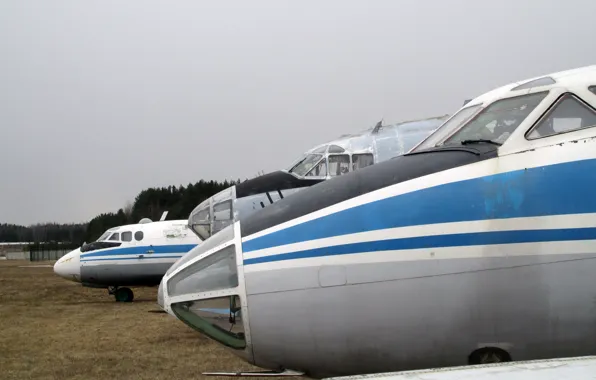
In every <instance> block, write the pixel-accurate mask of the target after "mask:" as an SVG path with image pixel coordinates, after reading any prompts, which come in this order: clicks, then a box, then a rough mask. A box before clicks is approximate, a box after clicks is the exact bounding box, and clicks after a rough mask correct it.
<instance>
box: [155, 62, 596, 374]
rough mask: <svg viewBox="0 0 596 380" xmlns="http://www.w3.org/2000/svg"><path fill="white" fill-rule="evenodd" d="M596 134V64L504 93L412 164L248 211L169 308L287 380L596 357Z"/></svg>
mask: <svg viewBox="0 0 596 380" xmlns="http://www.w3.org/2000/svg"><path fill="white" fill-rule="evenodd" d="M595 126H596V65H594V66H587V67H581V68H577V69H572V70H567V71H561V72H555V73H551V74H547V75H541V76H538V77H534V78H529V79H526V80H523V81H517V82H514V83H510V84H508V85H505V86H502V87H499V88H497V89H494V90H492V91H489V92H487V93H485V94H482V95H480V96H478V97H476V98H474V99H472V100H471V101H469V102H467V103H466V104H465V105H464V106H463V107H461V108H460V109H459V110H458V111H456V112H455V113H453V115H452V116H451V117H450V118H449V119H448V120H447V121H446V122H445V123H444V124H443V125H442V126H440V127H439V128H438V129H437V130H436V131H435V132H433V133H432V134H430V135H429V136H428V137H427V138H425V139H423V140H422V141H421V142H420V143H419V144H417V145H416V146H415V147H413V148H412V149H411V150H410V151H409V152H408V153H406V154H403V155H400V156H397V157H395V158H393V159H390V160H386V161H384V162H381V163H378V164H375V165H372V166H369V167H366V168H362V169H359V170H356V171H354V172H351V173H348V174H345V175H342V176H339V177H335V178H332V179H329V180H327V181H323V182H321V183H318V184H316V185H314V186H311V187H308V188H306V189H303V190H301V191H300V192H298V193H296V194H293V195H292V196H291V197H287V198H284V199H282V200H279V201H277V202H275V203H273V204H271V205H269V206H267V207H266V208H263V209H262V210H258V211H256V212H254V213H252V214H250V215H247V216H246V217H243V216H242V215H240V218H239V219H238V220H236V221H234V223H233V224H230V225H228V226H227V227H225V228H224V229H222V230H221V231H219V232H218V233H217V234H216V235H214V236H213V238H217V239H216V240H217V241H214V242H208V241H206V242H205V244H204V245H203V246H202V247H199V248H197V249H194V250H193V251H192V252H190V253H189V254H187V255H185V256H184V260H179V262H180V261H183V263H182V264H179V265H177V267H176V268H175V269H174V270H172V271H169V272H168V273H167V274H166V275H165V276H164V277H163V279H162V284H161V285H160V288H161V296H160V298H161V299H160V302H161V303H162V304H163V307H164V309H165V310H166V311H168V312H171V313H172V314H174V315H175V316H176V317H177V318H178V319H180V320H181V321H182V322H184V323H185V324H187V325H188V326H190V327H191V328H194V329H196V330H197V331H199V332H201V333H202V334H204V335H206V336H208V337H209V338H211V339H213V340H215V341H216V342H219V343H220V344H222V345H223V346H225V347H226V348H227V349H229V350H230V351H231V352H233V353H234V354H236V355H237V356H239V357H241V358H243V359H244V360H245V361H247V362H249V363H251V364H254V365H256V366H258V367H261V368H264V369H268V370H271V371H277V372H279V374H280V375H283V373H284V371H290V372H296V373H302V374H304V375H306V376H308V377H312V378H323V377H334V376H350V375H360V374H370V373H378V372H392V371H405V370H417V369H425V368H437V367H450V366H458V365H465V364H485V363H489V362H508V361H512V360H515V361H519V360H538V359H550V358H557V357H565V356H581V355H592V354H594V353H595V352H596V339H594V336H596V324H595V323H594V321H595V318H596V308H595V306H594V294H595V293H594V276H593V274H594V273H595V272H596V260H595V259H596V197H594V196H593V189H594V188H596V175H594V174H593V173H596V128H594V127H595ZM176 264H178V263H176ZM176 264H175V265H176ZM226 306H227V307H226ZM206 308H219V309H221V308H223V309H227V310H229V315H228V318H221V314H219V313H213V312H209V311H207V310H203V309H206Z"/></svg>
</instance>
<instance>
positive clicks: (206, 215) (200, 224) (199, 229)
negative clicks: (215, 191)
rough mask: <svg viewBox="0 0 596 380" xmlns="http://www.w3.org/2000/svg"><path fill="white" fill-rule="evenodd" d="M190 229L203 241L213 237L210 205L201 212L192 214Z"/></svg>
mask: <svg viewBox="0 0 596 380" xmlns="http://www.w3.org/2000/svg"><path fill="white" fill-rule="evenodd" d="M189 227H190V228H192V230H193V231H194V232H195V234H197V236H198V237H200V238H201V239H203V240H207V239H208V238H209V236H211V221H210V212H209V204H207V205H206V206H205V208H204V209H202V210H199V211H198V212H197V213H195V214H191V216H190V220H189Z"/></svg>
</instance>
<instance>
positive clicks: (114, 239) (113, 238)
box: [108, 232, 120, 241]
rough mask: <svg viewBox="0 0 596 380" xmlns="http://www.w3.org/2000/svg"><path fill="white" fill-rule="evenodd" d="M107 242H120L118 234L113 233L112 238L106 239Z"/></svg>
mask: <svg viewBox="0 0 596 380" xmlns="http://www.w3.org/2000/svg"><path fill="white" fill-rule="evenodd" d="M108 240H109V241H119V240H120V233H118V232H114V233H113V234H112V236H110V238H109V239H108Z"/></svg>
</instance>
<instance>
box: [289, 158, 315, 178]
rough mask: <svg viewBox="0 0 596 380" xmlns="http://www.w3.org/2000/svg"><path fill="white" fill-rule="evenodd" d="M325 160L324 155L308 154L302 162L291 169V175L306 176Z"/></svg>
mask: <svg viewBox="0 0 596 380" xmlns="http://www.w3.org/2000/svg"><path fill="white" fill-rule="evenodd" d="M321 158H323V155H322V154H308V155H306V156H305V157H304V158H303V159H302V160H301V161H300V162H298V163H297V164H296V165H294V167H293V168H292V169H290V173H294V174H296V175H297V176H301V177H302V176H304V175H305V174H306V173H308V171H309V170H310V169H312V167H313V166H315V165H316V163H317V162H319V160H320V159H321Z"/></svg>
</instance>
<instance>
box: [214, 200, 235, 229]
mask: <svg viewBox="0 0 596 380" xmlns="http://www.w3.org/2000/svg"><path fill="white" fill-rule="evenodd" d="M233 218H234V216H233V213H232V200H227V201H223V202H221V203H218V204H215V205H213V231H212V233H213V234H216V233H218V232H219V231H221V230H222V229H223V228H225V227H226V226H228V225H229V224H231V223H232V219H233Z"/></svg>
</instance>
